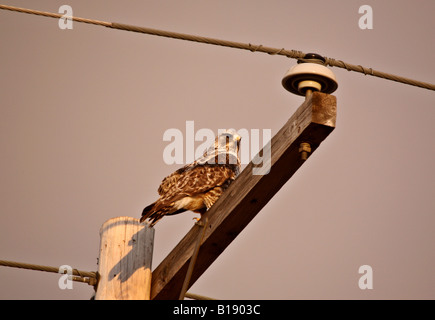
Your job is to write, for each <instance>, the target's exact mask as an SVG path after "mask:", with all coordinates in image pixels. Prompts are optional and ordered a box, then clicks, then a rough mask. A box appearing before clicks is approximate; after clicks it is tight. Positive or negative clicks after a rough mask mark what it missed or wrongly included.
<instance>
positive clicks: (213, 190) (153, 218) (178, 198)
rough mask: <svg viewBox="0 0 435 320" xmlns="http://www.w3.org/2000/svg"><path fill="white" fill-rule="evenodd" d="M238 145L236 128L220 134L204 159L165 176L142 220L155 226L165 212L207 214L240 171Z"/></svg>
mask: <svg viewBox="0 0 435 320" xmlns="http://www.w3.org/2000/svg"><path fill="white" fill-rule="evenodd" d="M239 146H240V136H239V135H238V134H237V133H236V132H235V131H234V130H227V131H226V132H224V133H223V134H221V135H219V136H218V137H217V138H216V139H215V142H214V145H212V146H211V147H210V148H209V149H208V150H206V151H205V152H204V154H203V156H202V157H201V158H199V159H197V160H196V161H194V162H193V163H191V164H188V165H186V166H184V167H183V168H180V169H178V170H177V171H175V172H174V173H172V174H170V175H169V176H167V177H166V178H165V179H163V181H162V183H161V185H160V187H159V189H158V192H159V195H160V198H159V199H158V200H157V201H156V202H154V203H152V204H150V205H149V206H147V207H146V208H145V209H144V210H143V212H142V217H141V219H140V221H141V222H143V221H145V220H146V219H148V220H149V221H150V222H151V226H153V225H154V224H156V223H157V221H159V220H160V219H161V218H163V217H164V216H165V215H174V214H178V213H181V212H184V211H187V210H190V211H193V212H196V213H200V214H201V215H202V214H203V213H205V212H206V211H207V210H208V209H209V208H210V207H211V206H212V205H213V204H214V203H215V202H216V201H217V199H219V197H220V196H221V195H222V193H223V192H224V191H225V189H226V188H228V186H229V185H230V183H231V182H232V181H233V180H234V179H235V178H236V177H237V175H238V174H239V172H240V159H239V156H238V151H239Z"/></svg>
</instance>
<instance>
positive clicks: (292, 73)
mask: <svg viewBox="0 0 435 320" xmlns="http://www.w3.org/2000/svg"><path fill="white" fill-rule="evenodd" d="M310 59H312V60H317V61H319V60H320V61H323V62H324V61H325V58H323V57H322V56H320V55H318V54H315V53H308V54H306V55H305V57H304V59H303V60H305V61H298V64H297V65H295V66H293V67H291V68H290V70H288V71H287V73H286V74H285V76H284V78H283V79H282V85H283V86H284V88H285V89H286V90H288V91H290V92H292V93H294V94H297V95H300V96H305V92H306V91H307V89H311V90H312V91H320V92H324V93H328V94H330V93H333V92H334V91H335V90H337V88H338V83H337V79H336V78H335V75H334V73H333V72H332V71H331V70H330V69H329V68H327V67H325V66H324V65H321V64H319V63H311V62H306V60H310Z"/></svg>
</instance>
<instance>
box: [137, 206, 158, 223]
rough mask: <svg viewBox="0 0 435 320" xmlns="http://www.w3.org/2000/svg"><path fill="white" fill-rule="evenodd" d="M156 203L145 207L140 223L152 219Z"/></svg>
mask: <svg viewBox="0 0 435 320" xmlns="http://www.w3.org/2000/svg"><path fill="white" fill-rule="evenodd" d="M155 204H156V203H155V202H154V203H151V204H150V205H149V206H147V207H145V209H143V211H142V216H141V217H140V222H144V221H145V220H146V219H148V218H150V216H151V215H152V214H153V213H155V212H156V211H155V210H154V205H155Z"/></svg>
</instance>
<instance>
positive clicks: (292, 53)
mask: <svg viewBox="0 0 435 320" xmlns="http://www.w3.org/2000/svg"><path fill="white" fill-rule="evenodd" d="M0 9H3V10H9V11H15V12H21V13H27V14H34V15H39V16H45V17H50V18H57V19H70V20H72V21H76V22H82V23H87V24H93V25H98V26H103V27H107V28H111V29H118V30H124V31H130V32H138V33H144V34H149V35H155V36H161V37H167V38H173V39H179V40H186V41H194V42H199V43H206V44H211V45H218V46H224V47H230V48H235V49H243V50H249V51H251V52H263V53H267V54H269V55H281V56H285V57H287V58H292V59H304V57H305V53H303V52H301V51H298V50H287V49H284V48H281V49H278V48H272V47H267V46H263V45H261V44H260V45H253V44H251V43H241V42H235V41H228V40H221V39H215V38H209V37H202V36H195V35H190V34H184V33H178V32H172V31H164V30H158V29H152V28H146V27H138V26H133V25H128V24H123V23H117V22H106V21H99V20H94V19H85V18H80V17H73V16H66V15H64V14H58V13H51V12H45V11H38V10H33V9H25V8H19V7H13V6H8V5H0ZM324 64H325V65H326V66H328V65H329V66H331V67H338V68H343V69H346V70H348V71H354V72H359V73H362V74H364V75H370V76H373V77H378V78H382V79H386V80H391V81H395V82H400V83H403V84H407V85H411V86H416V87H420V88H423V89H428V90H433V91H435V84H431V83H427V82H422V81H417V80H413V79H409V78H405V77H402V76H397V75H394V74H390V73H386V72H382V71H378V70H374V69H372V68H367V67H363V66H361V65H354V64H350V63H347V62H344V61H342V60H337V59H333V58H328V57H325V62H324Z"/></svg>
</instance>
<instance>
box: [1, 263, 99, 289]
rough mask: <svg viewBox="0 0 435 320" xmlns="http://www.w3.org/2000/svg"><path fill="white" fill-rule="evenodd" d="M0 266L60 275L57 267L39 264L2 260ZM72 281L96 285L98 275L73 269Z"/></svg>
mask: <svg viewBox="0 0 435 320" xmlns="http://www.w3.org/2000/svg"><path fill="white" fill-rule="evenodd" d="M0 266H4V267H11V268H21V269H27V270H36V271H45V272H51V273H59V268H56V267H49V266H41V265H38V264H31V263H22V262H15V261H7V260H0ZM64 273H67V271H66V270H65V271H64ZM72 280H74V281H79V282H85V283H88V284H89V285H96V284H97V273H96V272H88V271H80V270H77V269H72Z"/></svg>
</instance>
